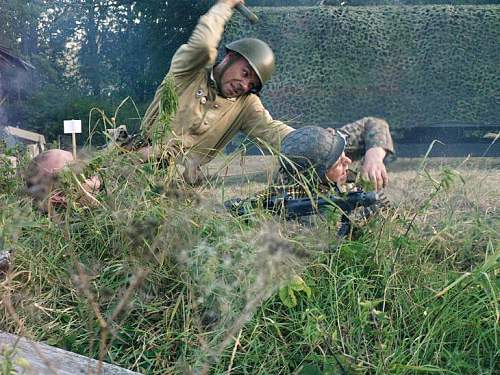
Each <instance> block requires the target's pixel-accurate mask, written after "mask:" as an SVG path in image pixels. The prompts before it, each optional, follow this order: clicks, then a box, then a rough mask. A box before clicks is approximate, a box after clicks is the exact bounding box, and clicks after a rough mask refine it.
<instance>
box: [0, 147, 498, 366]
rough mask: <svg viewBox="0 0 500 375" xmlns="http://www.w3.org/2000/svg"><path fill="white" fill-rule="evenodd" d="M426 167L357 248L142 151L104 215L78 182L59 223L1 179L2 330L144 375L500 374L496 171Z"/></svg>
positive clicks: (330, 224)
mask: <svg viewBox="0 0 500 375" xmlns="http://www.w3.org/2000/svg"><path fill="white" fill-rule="evenodd" d="M423 171H427V173H424V172H422V173H420V174H418V175H416V176H415V175H413V176H411V178H410V177H405V175H404V173H405V172H401V173H399V174H398V173H396V174H394V178H396V179H397V178H398V177H399V178H400V179H399V180H396V181H394V188H393V190H392V191H389V195H390V196H391V197H392V199H393V202H394V209H393V210H391V211H390V212H388V213H386V214H383V215H382V214H381V215H380V216H379V217H376V218H374V219H372V220H370V221H369V222H368V223H366V224H365V225H364V226H363V227H362V228H360V229H359V231H358V235H357V238H351V239H346V240H340V239H338V238H336V237H335V235H334V233H335V226H336V222H335V221H334V219H333V217H336V216H335V215H333V216H332V218H330V217H325V218H318V224H317V225H315V226H303V225H299V224H297V223H295V222H284V221H281V220H280V219H279V218H275V217H272V216H271V215H269V214H266V213H263V212H256V213H255V215H254V216H251V217H249V218H247V219H245V220H243V219H238V218H234V217H231V216H230V215H229V214H228V213H227V212H225V211H224V210H223V208H222V205H221V201H223V200H224V199H225V198H227V197H228V196H234V195H240V194H243V193H245V189H246V190H247V192H250V191H255V190H256V186H255V183H253V185H252V184H248V185H245V186H237V187H235V186H233V185H231V184H230V180H227V181H225V180H223V179H220V180H216V181H213V180H212V181H211V183H209V184H208V183H207V184H205V185H203V186H201V187H198V188H191V187H188V186H186V185H184V184H183V183H182V182H181V180H180V179H178V178H177V177H176V175H175V174H174V175H172V174H171V173H170V172H171V171H169V173H167V172H166V171H163V170H161V169H157V166H156V165H149V164H146V165H142V164H137V163H136V162H135V160H134V159H133V157H132V155H131V154H130V155H129V154H121V155H118V154H116V155H115V157H114V159H113V160H111V161H109V166H108V167H106V168H103V169H102V170H101V171H100V175H101V178H102V179H103V185H104V190H103V191H102V192H101V193H100V194H99V195H98V197H97V198H98V200H99V202H100V205H99V206H97V207H95V208H92V209H88V208H84V207H81V206H79V205H78V203H77V201H76V197H73V196H72V194H74V193H72V191H73V190H71V186H68V188H67V189H68V191H67V194H68V204H67V206H66V208H64V209H63V210H62V211H60V212H59V215H58V216H55V217H52V218H48V217H47V216H46V215H44V214H41V213H39V212H37V211H36V210H34V209H33V208H32V207H31V203H30V202H29V200H28V199H26V198H24V195H23V185H22V183H23V182H22V180H21V177H20V176H19V175H17V176H16V177H11V176H10V177H9V176H2V177H1V178H2V179H7V178H9V179H10V180H9V181H10V182H9V184H11V183H14V184H15V185H14V187H13V188H12V189H8V190H6V191H2V192H1V193H0V208H1V209H0V223H1V226H0V236H1V239H2V247H3V249H9V250H11V252H12V254H13V259H14V265H13V268H12V269H11V272H10V273H9V274H8V276H7V279H6V280H5V281H3V282H2V284H1V285H2V286H1V293H2V301H3V302H2V305H1V309H2V313H1V315H0V329H1V330H3V331H8V332H12V333H17V334H22V335H26V336H28V337H30V338H32V339H34V340H38V341H44V342H47V343H49V344H51V345H55V346H58V347H61V348H64V349H67V350H71V351H74V352H77V353H80V354H83V355H87V356H91V357H93V358H96V359H102V360H105V361H108V362H112V363H114V364H118V365H120V366H123V367H126V368H128V369H131V370H135V371H138V372H142V373H147V374H163V373H195V372H199V373H262V374H269V373H276V374H277V373H299V374H311V373H312V374H316V373H317V374H320V373H322V374H327V373H345V374H351V373H366V374H367V373H380V374H410V373H416V372H440V373H441V372H451V373H460V374H463V373H482V374H493V373H495V371H496V370H495V369H497V368H498V335H499V333H498V323H499V320H500V313H499V311H500V309H499V304H498V295H499V284H498V281H497V279H498V272H499V257H500V253H499V250H498V248H499V247H498V236H497V233H498V231H499V229H500V228H499V221H498V215H497V213H496V206H495V203H494V202H495V200H497V198H498V192H497V191H495V188H494V187H492V186H494V185H490V184H489V183H486V181H488V182H492V183H493V182H494V181H491V179H492V178H493V179H494V178H495V177H494V176H495V172H492V171H491V170H476V171H475V172H469V173H475V175H467V174H466V172H465V171H463V170H461V172H460V173H461V174H460V176H462V175H463V180H461V179H460V178H458V176H459V175H457V173H458V172H456V171H455V170H451V169H447V170H443V171H442V172H441V174H440V173H436V171H435V170H433V169H430V168H424V169H423ZM496 176H497V177H498V174H496ZM481 180H482V181H484V183H482V184H480V185H478V184H476V182H477V181H481ZM71 181H74V179H73V180H71V179H68V182H67V183H68V184H71ZM497 183H498V181H497ZM0 186H7V185H6V183H5V182H2V183H0ZM409 186H411V189H410V188H409ZM258 188H260V186H259V187H258ZM403 195H404V196H403ZM72 197H73V198H75V199H72ZM278 289H279V290H278Z"/></svg>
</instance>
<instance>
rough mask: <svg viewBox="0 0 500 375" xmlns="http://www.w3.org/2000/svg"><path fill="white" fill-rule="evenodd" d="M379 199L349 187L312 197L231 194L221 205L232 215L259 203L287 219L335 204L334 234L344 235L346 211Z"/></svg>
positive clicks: (246, 211) (346, 231) (348, 225)
mask: <svg viewBox="0 0 500 375" xmlns="http://www.w3.org/2000/svg"><path fill="white" fill-rule="evenodd" d="M379 202H382V201H381V198H380V196H379V195H378V194H377V193H376V192H374V191H370V192H365V191H353V192H348V193H346V194H342V195H328V196H319V195H318V196H316V197H313V198H312V199H311V198H310V197H301V198H295V197H293V196H292V195H290V194H282V195H279V194H277V195H271V196H269V197H267V198H265V199H261V200H259V199H257V198H250V199H245V200H242V199H240V198H235V199H230V200H228V201H226V202H224V207H225V208H226V209H228V210H229V211H230V212H231V213H232V214H233V215H235V216H247V215H249V214H251V212H252V211H253V210H254V209H255V208H257V207H262V208H263V209H265V210H267V211H270V212H272V213H274V214H278V215H283V216H284V217H285V218H286V219H287V220H292V219H297V218H299V217H303V216H309V215H314V214H318V213H322V212H325V211H327V210H329V209H330V210H331V209H332V208H333V209H335V208H339V209H340V210H341V212H342V217H341V221H340V228H339V230H338V232H337V234H338V235H339V236H340V237H345V236H347V235H348V234H349V233H350V231H351V221H350V220H349V216H348V215H349V214H350V213H351V212H352V211H353V210H355V209H356V208H358V207H365V208H369V207H372V206H376V205H377V204H378V203H379ZM382 203H383V202H382Z"/></svg>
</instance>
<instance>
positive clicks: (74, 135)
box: [71, 132, 76, 160]
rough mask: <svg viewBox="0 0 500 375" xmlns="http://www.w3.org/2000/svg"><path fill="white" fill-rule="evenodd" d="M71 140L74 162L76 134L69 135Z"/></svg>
mask: <svg viewBox="0 0 500 375" xmlns="http://www.w3.org/2000/svg"><path fill="white" fill-rule="evenodd" d="M71 140H72V142H73V159H75V160H76V133H75V132H72V133H71Z"/></svg>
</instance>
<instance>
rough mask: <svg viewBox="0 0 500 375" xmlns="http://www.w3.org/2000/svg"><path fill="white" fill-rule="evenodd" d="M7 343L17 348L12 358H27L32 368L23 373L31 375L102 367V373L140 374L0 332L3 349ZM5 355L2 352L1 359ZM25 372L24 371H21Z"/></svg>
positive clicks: (69, 373) (59, 374)
mask: <svg viewBox="0 0 500 375" xmlns="http://www.w3.org/2000/svg"><path fill="white" fill-rule="evenodd" d="M4 345H7V346H8V347H10V348H14V347H15V352H14V356H13V358H14V359H15V358H23V359H25V360H27V361H28V363H29V369H28V370H27V371H26V372H24V374H27V375H28V374H29V375H56V374H57V375H79V374H82V375H83V374H89V375H90V374H94V375H97V371H98V369H99V368H100V369H101V371H100V373H99V374H100V375H101V374H104V375H137V374H139V373H137V372H133V371H129V370H126V369H124V368H121V367H118V366H115V365H110V364H109V363H104V362H103V363H101V366H100V367H99V361H96V360H94V359H91V358H88V357H85V356H82V355H80V354H75V353H71V352H68V351H66V350H62V349H58V348H54V347H52V346H50V345H47V344H42V343H38V342H34V341H29V340H26V339H25V338H22V337H21V338H20V337H18V336H16V335H12V334H9V333H5V332H0V349H1V348H2V347H3V346H4ZM3 359H4V357H3V356H2V355H1V354H0V362H2V360H3ZM20 373H22V371H20Z"/></svg>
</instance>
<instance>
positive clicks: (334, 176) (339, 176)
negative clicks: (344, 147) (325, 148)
mask: <svg viewBox="0 0 500 375" xmlns="http://www.w3.org/2000/svg"><path fill="white" fill-rule="evenodd" d="M351 163H352V160H351V159H349V158H348V157H347V156H345V153H344V152H343V153H342V155H340V158H339V160H337V162H336V163H335V164H333V165H332V166H331V167H330V168H328V170H327V171H326V177H327V178H328V180H329V181H331V182H335V183H336V184H337V185H342V184H345V183H346V181H347V169H348V168H349V166H350V165H351Z"/></svg>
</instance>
